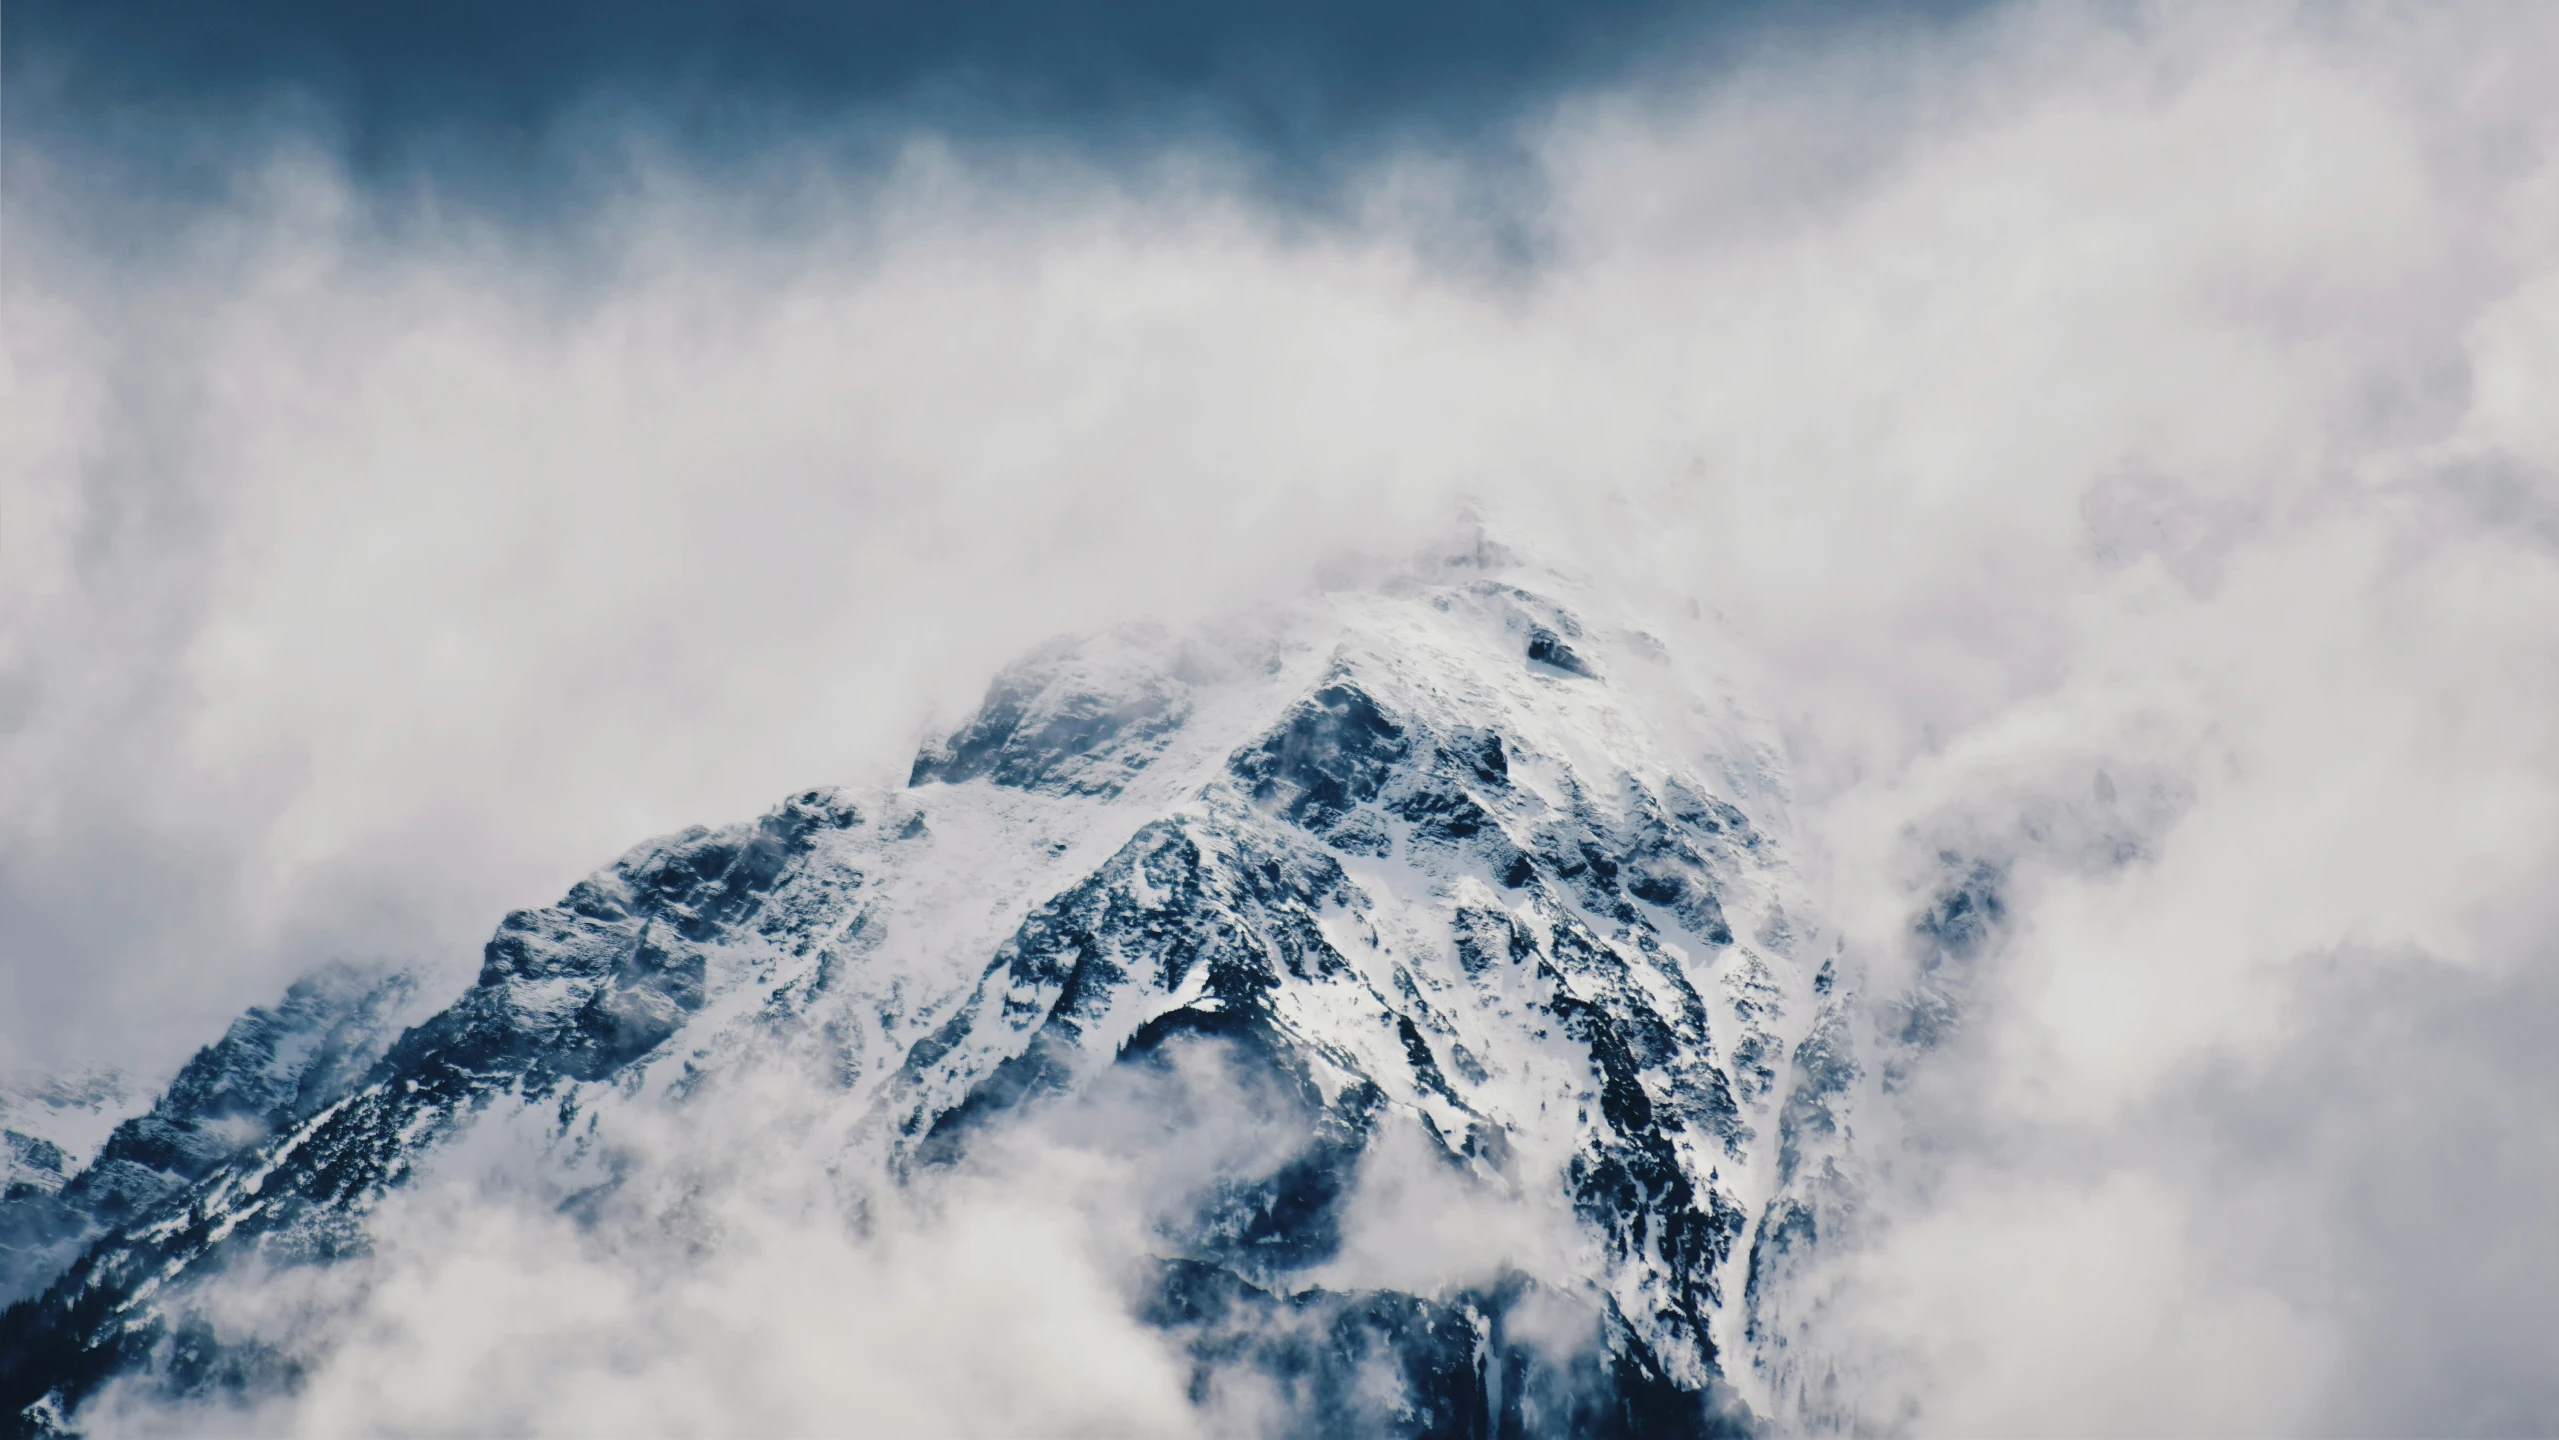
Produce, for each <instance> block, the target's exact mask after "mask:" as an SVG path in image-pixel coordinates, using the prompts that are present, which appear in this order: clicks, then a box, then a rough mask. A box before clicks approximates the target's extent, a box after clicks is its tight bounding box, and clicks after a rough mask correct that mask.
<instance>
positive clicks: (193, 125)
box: [0, 0, 1968, 190]
mask: <svg viewBox="0 0 2559 1440" xmlns="http://www.w3.org/2000/svg"><path fill="white" fill-rule="evenodd" d="M1957 8H1968V6H1966V5H1965V4H1964V3H1963V0H1925V3H1919V4H1904V5H1900V6H1888V5H1876V4H1872V3H1854V0H1810V3H1797V4H1793V5H1780V4H1776V3H1772V0H1691V3H1686V4H1680V3H1671V0H1409V3H1401V4H1392V3H1374V0H1311V3H1301V4H1257V3H1240V4H1239V3H1223V4H1220V3H1197V0H1110V3H1100V0H971V3H959V4H942V5H918V4H911V3H890V0H733V3H670V0H547V3H523V0H442V3H426V0H394V3H345V0H238V3H225V4H206V3H203V0H15V3H12V4H11V5H9V6H8V7H7V9H6V11H5V19H4V20H0V23H5V25H6V27H7V33H6V37H5V39H6V45H5V50H0V57H5V65H6V70H7V75H6V81H7V84H6V90H5V103H6V104H7V107H8V111H9V114H8V116H7V119H8V121H9V124H10V128H11V133H12V134H13V135H14V136H16V137H17V138H18V140H19V141H21V142H26V141H30V140H31V141H33V142H35V143H39V144H50V145H52V146H55V147H57V148H68V149H77V150H80V151H84V152H87V153H89V154H91V155H92V156H95V157H98V158H99V159H100V160H102V161H103V162H104V163H109V164H112V165H114V166H117V167H118V168H131V169H134V170H135V171H137V172H138V173H141V174H143V175H145V176H148V177H152V178H156V179H157V180H158V181H159V182H161V183H163V184H177V185H183V183H184V182H185V180H186V179H187V177H188V176H189V175H190V174H194V173H198V172H201V171H202V170H203V169H204V168H205V165H204V158H203V156H202V154H201V150H202V148H203V147H204V146H205V145H207V144H208V143H212V144H229V145H233V146H237V145H239V144H241V143H242V142H243V141H244V140H248V141H252V142H254V141H258V140H272V139H273V138H274V137H275V136H276V135H277V134H278V133H279V132H291V133H294V134H297V135H300V136H303V137H306V138H309V137H317V138H318V139H320V141H321V142H322V143H323V144H324V145H325V146H326V147H327V148H329V149H331V150H334V151H337V152H338V153H340V154H342V155H343V156H344V157H345V158H346V159H347V161H348V162H349V163H350V166H351V167H352V168H353V169H354V170H355V171H356V173H357V174H359V175H361V176H363V177H366V178H368V179H370V180H374V181H380V180H383V179H385V178H393V177H396V178H403V179H415V178H418V177H419V176H420V175H421V174H423V175H426V176H431V177H432V178H434V179H435V180H437V181H438V182H439V183H440V184H444V185H449V184H452V183H454V182H456V181H461V182H464V188H466V189H467V188H469V187H470V184H471V183H478V184H482V185H488V186H494V187H496V188H497V189H499V190H504V189H507V188H510V187H514V186H521V185H525V184H534V185H541V184H545V183H549V182H550V181H553V180H556V179H557V178H558V177H559V175H561V174H562V173H564V172H565V170H566V168H568V165H569V162H572V161H575V160H578V159H580V158H582V157H585V156H587V155H588V154H589V153H590V152H592V151H594V150H596V149H597V148H598V141H599V140H600V139H601V138H602V136H603V135H605V134H608V133H610V134H627V133H630V132H632V131H635V130H636V131H637V132H639V133H642V134H645V135H647V136H648V137H649V138H650V139H652V140H654V141H656V142H659V143H661V144H665V145H669V146H671V147H672V148H675V149H677V150H679V151H682V152H685V153H689V154H692V155H694V156H696V157H697V158H698V159H700V160H703V161H705V162H707V163H710V164H713V165H718V164H720V163H722V162H723V161H724V160H725V159H726V158H729V157H733V156H736V155H742V154H751V153H755V152H758V151H761V150H764V149H767V148H769V147H771V146H772V145H773V144H775V143H776V142H777V141H780V140H783V139H792V140H801V141H806V140H808V139H810V138H811V137H816V138H818V139H820V140H822V141H824V142H826V143H829V144H834V145H839V146H842V147H845V148H848V149H850V150H854V151H859V150H860V149H861V148H862V147H863V146H864V145H865V144H869V145H872V146H874V147H877V146H879V145H880V144H881V143H882V142H884V141H887V140H890V139H892V138H893V137H898V136H902V135H908V134H912V133H914V132H915V131H917V130H919V129H924V130H932V131H936V132H940V133H944V134H950V135H954V136H958V137H961V138H963V139H987V140H995V141H1012V140H1021V139H1035V140H1039V141H1042V142H1049V143H1054V142H1064V143H1068V144H1071V145H1074V146H1076V147H1078V148H1079V149H1084V150H1087V151H1090V152H1093V153H1096V154H1098V155H1101V156H1104V157H1108V156H1111V155H1115V154H1123V153H1131V152H1137V153H1147V152H1153V151H1156V150H1160V149H1161V148H1162V147H1164V146H1165V145H1167V144H1168V143H1192V144H1200V145H1204V146H1207V147H1210V148H1215V149H1219V150H1222V151H1225V152H1227V153H1231V154H1235V155H1237V156H1239V157H1241V158H1244V159H1246V160H1248V161H1251V162H1253V163H1254V164H1256V165H1257V166H1259V167H1261V168H1264V169H1266V170H1268V171H1269V172H1271V173H1273V174H1276V175H1281V176H1288V175H1292V174H1294V175H1298V176H1300V177H1303V176H1304V175H1307V174H1314V173H1320V172H1322V171H1324V170H1326V169H1328V168H1330V167H1332V166H1334V165H1336V164H1337V163H1338V162H1340V161H1342V160H1345V159H1356V158H1357V157H1359V156H1361V155H1365V154H1369V153H1373V152H1374V150H1375V149H1376V148H1377V146H1379V145H1380V144H1381V143H1388V142H1393V141H1399V140H1420V141H1422V142H1424V143H1426V144H1430V145H1432V146H1434V147H1435V148H1439V149H1443V150H1453V151H1459V152H1466V151H1474V150H1481V149H1484V148H1487V147H1490V148H1495V149H1498V148H1499V147H1500V146H1501V145H1502V144H1503V143H1504V142H1503V137H1504V134H1505V131H1506V128H1507V126H1506V122H1508V121H1509V120H1511V119H1512V118H1514V117H1516V116H1518V115H1519V114H1521V113H1523V112H1524V111H1526V110H1528V109H1530V108H1532V107H1534V106H1536V105H1538V104H1539V103H1541V102H1543V101H1545V100H1547V99H1550V98H1552V97H1553V96H1555V95H1557V94H1559V93H1563V92H1565V91H1568V90H1571V89H1573V88H1576V87H1580V86H1586V85H1591V84H1597V83H1605V82H1607V81H1610V80H1612V79H1616V78H1620V77H1623V76H1626V75H1629V74H1632V73H1637V72H1641V71H1644V70H1646V69H1648V68H1652V69H1658V68H1659V67H1661V66H1662V65H1663V64H1664V63H1665V57H1675V63H1676V64H1678V65H1680V66H1682V67H1686V68H1687V69H1690V70H1695V69H1698V68H1700V67H1704V68H1708V69H1711V68H1712V67H1713V66H1714V65H1716V64H1717V63H1719V62H1720V61H1721V60H1722V59H1724V58H1727V57H1729V56H1731V55H1735V54H1740V53H1746V52H1748V51H1749V50H1751V49H1753V48H1755V47H1757V46H1760V45H1763V44H1767V43H1770V42H1772V41H1774V40H1776V39H1778V38H1780V37H1782V36H1785V35H1787V34H1792V33H1799V32H1802V31H1806V30H1817V29H1820V28H1824V27H1827V26H1830V25H1835V24H1840V23H1845V22H1847V21H1850V20H1852V19H1854V18H1856V17H1858V16H1860V15H1872V14H1875V13H1878V12H1892V13H1896V14H1903V15H1908V14H1914V13H1916V14H1922V15H1934V14H1942V13H1945V12H1947V11H1949V10H1952V9H1957Z"/></svg>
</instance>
